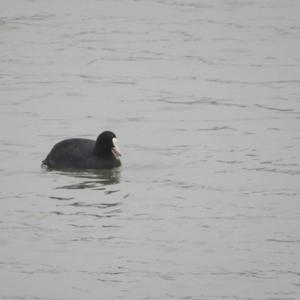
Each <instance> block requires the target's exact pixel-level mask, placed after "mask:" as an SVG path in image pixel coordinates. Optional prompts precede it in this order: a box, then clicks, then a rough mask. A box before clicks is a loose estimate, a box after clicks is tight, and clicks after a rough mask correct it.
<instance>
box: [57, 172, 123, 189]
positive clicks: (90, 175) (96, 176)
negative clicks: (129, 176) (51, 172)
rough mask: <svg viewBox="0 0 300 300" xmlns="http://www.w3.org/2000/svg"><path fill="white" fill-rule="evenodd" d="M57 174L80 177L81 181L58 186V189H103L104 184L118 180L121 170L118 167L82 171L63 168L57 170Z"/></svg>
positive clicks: (114, 182)
mask: <svg viewBox="0 0 300 300" xmlns="http://www.w3.org/2000/svg"><path fill="white" fill-rule="evenodd" d="M59 174H62V175H66V176H70V177H73V178H79V179H82V181H80V182H78V183H76V184H70V185H65V186H62V187H59V188H60V189H95V190H98V189H99V190H105V186H107V185H114V184H117V183H119V182H120V177H121V170H120V169H119V168H117V169H103V170H90V171H84V172H78V171H74V170H72V171H71V170H69V171H67V170H64V171H59Z"/></svg>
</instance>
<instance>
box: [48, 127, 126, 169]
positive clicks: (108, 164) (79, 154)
mask: <svg viewBox="0 0 300 300" xmlns="http://www.w3.org/2000/svg"><path fill="white" fill-rule="evenodd" d="M120 156H121V152H120V149H119V147H118V144H117V137H116V135H115V134H114V133H113V132H111V131H104V132H102V133H101V134H100V135H99V136H98V138H97V140H96V141H94V140H90V139H82V138H73V139H67V140H63V141H61V142H59V143H57V144H55V145H54V147H53V148H52V150H51V151H50V153H49V154H48V155H47V157H46V158H45V160H43V162H42V164H43V165H44V166H47V167H48V168H51V169H112V168H114V167H119V166H120V165H121V160H120Z"/></svg>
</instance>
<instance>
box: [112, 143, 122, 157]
mask: <svg viewBox="0 0 300 300" xmlns="http://www.w3.org/2000/svg"><path fill="white" fill-rule="evenodd" d="M112 143H113V148H112V149H111V152H112V153H113V155H114V156H115V158H119V157H120V156H121V155H122V154H121V150H120V148H119V146H118V143H117V139H116V138H113V139H112Z"/></svg>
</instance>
